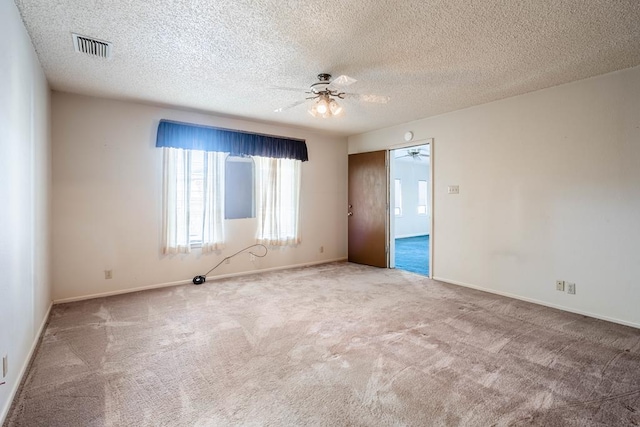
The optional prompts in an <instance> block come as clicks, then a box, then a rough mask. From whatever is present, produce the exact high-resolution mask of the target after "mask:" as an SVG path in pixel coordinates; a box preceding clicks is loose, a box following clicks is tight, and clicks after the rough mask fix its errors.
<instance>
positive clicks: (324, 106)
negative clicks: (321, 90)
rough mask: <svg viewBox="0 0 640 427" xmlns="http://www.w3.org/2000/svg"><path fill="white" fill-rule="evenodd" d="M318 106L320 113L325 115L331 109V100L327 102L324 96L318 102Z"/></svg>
mask: <svg viewBox="0 0 640 427" xmlns="http://www.w3.org/2000/svg"><path fill="white" fill-rule="evenodd" d="M316 108H317V110H318V114H320V115H321V116H324V115H325V114H327V112H328V111H329V102H327V99H326V98H324V97H322V98H320V100H318V102H317V103H316Z"/></svg>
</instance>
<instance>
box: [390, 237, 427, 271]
mask: <svg viewBox="0 0 640 427" xmlns="http://www.w3.org/2000/svg"><path fill="white" fill-rule="evenodd" d="M395 253H396V255H395V256H396V268H398V269H400V270H406V271H412V272H414V273H418V274H422V275H423V276H428V275H429V236H428V235H426V236H416V237H405V238H402V239H396V252H395Z"/></svg>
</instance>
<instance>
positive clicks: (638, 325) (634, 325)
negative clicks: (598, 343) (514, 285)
mask: <svg viewBox="0 0 640 427" xmlns="http://www.w3.org/2000/svg"><path fill="white" fill-rule="evenodd" d="M432 279H433V280H437V281H439V282H445V283H450V284H452V285H458V286H464V287H465V288H471V289H476V290H479V291H483V292H488V293H490V294H496V295H501V296H503V297H509V298H514V299H518V300H521V301H526V302H531V303H533V304H538V305H543V306H545V307H551V308H556V309H558V310H562V311H568V312H569V313H575V314H581V315H583V316H589V317H593V318H595V319H600V320H606V321H607V322H613V323H618V324H620V325H624V326H631V327H632V328H638V329H640V323H635V322H629V321H626V320H621V319H616V318H614V317H608V316H603V315H601V314H596V313H591V312H589V311H584V310H578V309H575V308H571V307H565V306H563V305H558V304H552V303H550V302H546V301H540V300H537V299H534V298H527V297H523V296H520V295H515V294H510V293H508V292H500V291H496V290H493V289H488V288H483V287H482V286H476V285H472V284H470V283H464V282H459V281H457V280H451V279H446V278H444V277H432Z"/></svg>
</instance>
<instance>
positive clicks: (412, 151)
mask: <svg viewBox="0 0 640 427" xmlns="http://www.w3.org/2000/svg"><path fill="white" fill-rule="evenodd" d="M403 157H411V158H413V160H420V159H421V158H423V157H424V158H428V157H429V153H428V152H423V151H422V149H421V148H407V154H405V155H403V156H398V157H396V159H402V158H403Z"/></svg>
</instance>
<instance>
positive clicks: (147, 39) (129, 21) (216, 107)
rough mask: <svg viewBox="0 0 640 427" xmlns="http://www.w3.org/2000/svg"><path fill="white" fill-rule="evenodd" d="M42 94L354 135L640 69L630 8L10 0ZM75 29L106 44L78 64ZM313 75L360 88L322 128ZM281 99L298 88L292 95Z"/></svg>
mask: <svg viewBox="0 0 640 427" xmlns="http://www.w3.org/2000/svg"><path fill="white" fill-rule="evenodd" d="M16 4H17V5H18V8H19V9H20V12H21V14H22V17H23V20H24V22H25V25H26V27H27V30H28V31H29V34H30V35H31V38H32V40H33V44H34V46H35V49H36V52H37V53H38V56H39V58H40V61H41V63H42V66H43V68H44V71H45V73H46V76H47V78H48V80H49V82H50V84H51V87H52V88H53V89H56V90H61V91H68V92H75V93H82V94H89V95H97V96H105V97H112V98H119V99H131V100H139V101H143V102H151V103H159V104H168V105H173V106H177V107H186V108H190V109H196V110H202V111H206V112H211V113H214V114H222V115H226V116H235V117H242V118H247V119H252V120H259V121H266V122H275V123H282V124H287V125H295V126H300V127H305V128H315V129H320V130H324V131H328V132H332V133H338V134H343V135H350V134H355V133H360V132H364V131H368V130H373V129H378V128H381V127H386V126H391V125H394V124H399V123H403V122H407V121H411V120H415V119H420V118H424V117H428V116H432V115H436V114H440V113H444V112H448V111H452V110H457V109H460V108H464V107H469V106H472V105H477V104H481V103H485V102H488V101H493V100H497V99H502V98H506V97H509V96H513V95H518V94H522V93H526V92H530V91H533V90H537V89H541V88H545V87H550V86H554V85H558V84H562V83H566V82H570V81H573V80H578V79H583V78H586V77H591V76H595V75H599V74H604V73H607V72H610V71H614V70H619V69H623V68H628V67H632V66H636V65H638V64H640V1H639V0H508V1H498V0H493V1H492V0H484V1H469V0H441V1H437V0H403V1H397V0H359V1H349V0H338V1H336V0H324V1H318V0H307V1H304V2H299V1H295V0H216V1H211V0H155V1H143V0H139V1H136V0H110V1H107V0H103V1H100V0H91V1H88V0H16ZM71 32H76V33H79V34H82V35H86V36H91V37H95V38H98V39H101V40H106V41H109V42H112V43H113V45H114V46H113V58H112V59H110V60H101V59H97V58H93V57H90V56H87V55H83V54H80V53H75V52H74V50H73V43H72V38H71ZM320 72H329V73H332V74H333V75H334V76H338V75H341V74H346V75H348V76H350V77H353V78H355V79H357V80H358V81H357V83H354V84H353V85H351V86H349V87H348V91H349V92H356V93H361V94H376V95H387V96H390V97H391V100H390V102H389V103H387V104H369V103H363V102H361V101H357V100H344V101H342V102H343V104H344V107H345V114H344V115H343V116H341V117H339V118H333V119H321V118H314V117H311V116H310V115H309V114H307V112H306V110H307V106H306V105H299V106H297V107H295V108H292V109H289V110H286V111H284V112H281V113H275V112H274V110H275V109H277V108H279V107H283V106H287V105H289V104H291V103H293V102H295V101H297V100H300V99H302V98H303V97H304V96H305V94H304V90H305V89H307V88H308V87H309V85H310V84H311V83H313V82H314V81H315V77H316V75H317V74H318V73H320ZM282 88H299V89H300V91H299V92H296V91H292V90H285V89H282Z"/></svg>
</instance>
